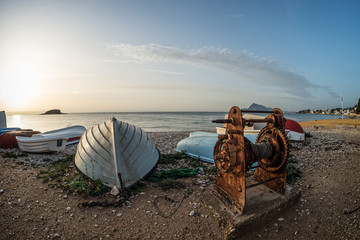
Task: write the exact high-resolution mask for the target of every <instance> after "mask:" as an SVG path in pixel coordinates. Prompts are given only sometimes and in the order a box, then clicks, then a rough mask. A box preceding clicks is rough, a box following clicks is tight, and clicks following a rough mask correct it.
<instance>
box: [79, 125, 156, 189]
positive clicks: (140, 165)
mask: <svg viewBox="0 0 360 240" xmlns="http://www.w3.org/2000/svg"><path fill="white" fill-rule="evenodd" d="M159 158H160V153H159V151H158V150H157V148H156V147H155V145H154V143H153V142H152V140H151V139H150V138H149V137H148V135H147V134H146V132H145V131H143V130H142V129H141V128H138V127H136V126H134V125H132V124H128V123H125V122H122V121H118V120H116V119H115V118H111V119H110V120H109V121H106V122H103V123H101V124H98V125H97V126H93V127H91V128H90V129H88V130H87V131H86V132H85V133H84V134H83V136H82V137H81V139H80V143H79V145H78V148H77V150H76V154H75V165H76V167H77V168H78V169H79V170H80V171H81V172H82V173H83V174H85V175H87V176H88V177H90V178H92V179H99V180H100V181H101V182H102V183H103V184H104V185H106V186H109V187H113V186H117V187H118V188H120V189H122V188H127V187H131V186H133V185H134V184H136V183H137V182H138V181H139V180H140V179H142V178H144V177H146V176H147V175H148V174H149V173H151V172H152V170H153V169H154V168H155V167H156V165H157V163H158V160H159Z"/></svg>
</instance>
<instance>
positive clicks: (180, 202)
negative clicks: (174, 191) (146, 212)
mask: <svg viewBox="0 0 360 240" xmlns="http://www.w3.org/2000/svg"><path fill="white" fill-rule="evenodd" d="M190 194H191V193H189V192H188V191H185V192H184V195H183V197H182V199H181V200H180V201H179V200H174V199H172V198H169V197H168V196H166V195H165V196H159V197H157V198H155V199H154V202H153V203H154V207H155V209H156V211H157V212H158V214H159V215H160V216H161V217H163V218H169V217H171V216H172V215H174V214H175V213H176V212H177V210H179V208H180V207H181V204H182V203H183V202H184V200H185V198H187V197H188V196H189V195H190ZM160 198H163V199H165V200H166V201H169V202H172V203H179V205H178V206H177V207H176V208H175V210H174V211H172V212H171V213H170V214H168V215H166V214H165V213H164V212H163V211H161V210H160V209H159V207H158V206H157V201H158V199H160Z"/></svg>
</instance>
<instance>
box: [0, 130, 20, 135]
mask: <svg viewBox="0 0 360 240" xmlns="http://www.w3.org/2000/svg"><path fill="white" fill-rule="evenodd" d="M16 130H21V128H0V135H2V134H4V133H6V132H11V131H16Z"/></svg>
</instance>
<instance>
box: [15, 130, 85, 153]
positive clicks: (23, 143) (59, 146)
mask: <svg viewBox="0 0 360 240" xmlns="http://www.w3.org/2000/svg"><path fill="white" fill-rule="evenodd" d="M85 131H86V129H85V127H83V126H79V125H76V126H71V127H66V128H61V129H56V130H53V131H48V132H44V133H41V134H34V135H32V136H31V137H19V136H17V137H16V140H17V142H18V145H19V148H20V150H22V151H24V152H31V153H43V152H58V151H62V150H64V149H65V147H66V146H67V145H70V144H74V143H77V142H79V140H80V137H81V136H82V135H83V133H84V132H85Z"/></svg>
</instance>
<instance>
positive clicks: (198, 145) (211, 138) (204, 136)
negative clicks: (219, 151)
mask: <svg viewBox="0 0 360 240" xmlns="http://www.w3.org/2000/svg"><path fill="white" fill-rule="evenodd" d="M245 137H246V138H247V139H249V141H251V142H252V143H255V142H256V137H257V134H245ZM217 140H218V134H217V133H209V132H192V133H190V136H189V137H188V138H185V139H183V140H181V141H180V142H179V143H178V145H177V147H176V151H177V152H181V151H184V152H185V153H186V154H187V155H189V156H190V157H193V158H199V159H200V160H202V161H204V162H208V163H214V146H215V143H216V141H217ZM256 164H257V163H255V166H256Z"/></svg>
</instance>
